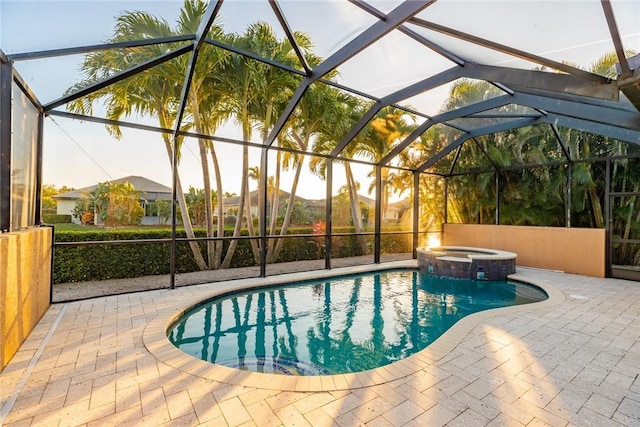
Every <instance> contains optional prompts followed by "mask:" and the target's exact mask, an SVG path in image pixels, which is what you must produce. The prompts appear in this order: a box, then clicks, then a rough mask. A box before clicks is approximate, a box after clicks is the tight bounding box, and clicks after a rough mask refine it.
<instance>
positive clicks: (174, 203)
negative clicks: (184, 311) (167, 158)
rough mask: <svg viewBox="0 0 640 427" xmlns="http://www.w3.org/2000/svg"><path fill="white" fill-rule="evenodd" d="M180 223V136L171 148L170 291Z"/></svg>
mask: <svg viewBox="0 0 640 427" xmlns="http://www.w3.org/2000/svg"><path fill="white" fill-rule="evenodd" d="M177 221H178V136H177V133H174V134H173V138H172V147H171V246H170V247H171V251H170V253H169V289H175V287H176V223H177Z"/></svg>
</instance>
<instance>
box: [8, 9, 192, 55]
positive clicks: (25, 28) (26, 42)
mask: <svg viewBox="0 0 640 427" xmlns="http://www.w3.org/2000/svg"><path fill="white" fill-rule="evenodd" d="M182 6H183V2H182V1H176V0H164V1H160V2H155V1H141V0H133V1H5V0H2V1H1V2H0V8H2V13H1V14H0V17H1V18H0V19H1V23H0V46H2V50H3V51H4V52H5V53H6V54H15V53H21V52H33V51H40V50H49V49H61V48H69V47H77V46H86V45H94V44H101V43H105V42H106V41H107V40H108V39H110V38H111V37H112V35H113V30H114V27H115V25H116V19H115V17H116V16H119V15H121V14H122V13H124V12H126V11H142V12H146V13H150V14H152V15H154V16H157V17H160V18H162V19H164V20H166V21H167V22H168V23H169V24H170V25H173V23H174V22H175V21H176V20H177V19H178V16H179V13H180V8H181V7H182ZM36 14H37V17H36V16H35V15H36Z"/></svg>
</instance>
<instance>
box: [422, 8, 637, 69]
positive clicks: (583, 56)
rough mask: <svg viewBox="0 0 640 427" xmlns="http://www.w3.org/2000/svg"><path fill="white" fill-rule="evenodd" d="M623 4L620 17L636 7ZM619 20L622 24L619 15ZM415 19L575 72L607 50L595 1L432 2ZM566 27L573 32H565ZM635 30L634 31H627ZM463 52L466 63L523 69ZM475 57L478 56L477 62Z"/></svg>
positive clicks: (610, 46)
mask: <svg viewBox="0 0 640 427" xmlns="http://www.w3.org/2000/svg"><path fill="white" fill-rule="evenodd" d="M623 3H628V4H622V3H621V4H620V8H621V9H624V12H622V10H621V13H624V14H626V13H630V12H632V11H633V9H636V11H637V7H635V6H633V5H631V3H633V2H623ZM635 3H637V2H635ZM619 16H620V19H623V18H622V15H620V14H619ZM636 16H638V15H637V14H636ZM418 17H420V18H423V19H425V20H428V21H432V22H437V23H438V24H440V25H444V26H446V27H450V28H453V29H456V30H459V31H462V32H465V33H468V34H472V35H474V36H477V37H481V38H483V39H487V40H490V41H492V42H496V43H500V44H502V45H505V46H509V47H512V48H515V49H519V50H522V51H525V52H530V53H532V54H535V55H538V56H542V57H543V58H547V59H551V60H554V61H558V62H562V61H568V62H569V63H575V64H577V65H579V66H581V67H587V66H588V65H589V64H590V63H591V61H594V60H596V59H597V58H598V57H599V56H600V55H601V54H603V53H605V52H609V51H611V50H613V44H612V43H611V37H610V34H609V30H608V28H607V23H606V20H605V19H604V14H603V11H602V5H601V4H600V1H599V0H582V1H580V2H579V4H577V3H575V2H570V1H532V0H525V1H517V2H505V1H456V2H436V3H435V4H434V5H433V6H431V7H429V8H427V9H425V10H424V11H422V12H421V13H420V14H419V15H418ZM625 20H628V18H625ZM585 22H589V23H590V24H589V29H588V31H584V30H581V29H580V28H582V25H584V24H583V23H585ZM636 22H637V21H636ZM567 28H576V29H579V30H574V31H567V30H566V29H567ZM638 28H640V27H638V26H636V28H635V30H633V32H637V31H638ZM464 49H465V51H464V53H462V51H460V53H459V54H460V55H468V57H467V59H469V60H474V61H476V62H480V63H484V64H494V65H508V66H510V67H513V66H515V67H519V66H523V65H524V63H520V64H521V65H518V61H509V60H508V58H504V61H508V62H504V63H503V62H502V61H503V60H500V59H498V58H497V57H496V58H495V59H498V61H499V62H492V60H491V59H489V58H487V57H485V54H486V52H481V51H479V50H473V49H472V48H471V47H470V46H468V45H466V44H465V45H464ZM474 52H475V53H474ZM478 54H481V55H482V56H481V57H480V58H479V57H478V56H477V55H478ZM495 59H494V60H495ZM525 68H527V67H526V66H525Z"/></svg>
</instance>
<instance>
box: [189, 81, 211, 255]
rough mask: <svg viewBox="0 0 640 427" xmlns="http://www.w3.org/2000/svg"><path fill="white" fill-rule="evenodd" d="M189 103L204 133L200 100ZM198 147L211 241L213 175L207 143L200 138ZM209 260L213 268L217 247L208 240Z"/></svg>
mask: <svg viewBox="0 0 640 427" xmlns="http://www.w3.org/2000/svg"><path fill="white" fill-rule="evenodd" d="M189 101H190V103H191V111H192V115H193V124H194V125H195V129H196V132H198V133H204V129H203V127H202V122H201V120H200V106H199V104H198V99H197V98H196V96H195V95H193V93H192V95H191V96H190V97H189ZM198 147H199V149H200V166H201V168H202V181H203V186H204V208H205V223H206V226H207V238H209V239H210V238H212V237H213V206H212V203H211V173H210V172H209V161H208V156H207V151H208V149H207V143H206V141H205V140H204V139H201V138H198ZM207 258H208V263H209V266H212V265H213V264H214V260H215V247H214V242H213V241H211V240H207Z"/></svg>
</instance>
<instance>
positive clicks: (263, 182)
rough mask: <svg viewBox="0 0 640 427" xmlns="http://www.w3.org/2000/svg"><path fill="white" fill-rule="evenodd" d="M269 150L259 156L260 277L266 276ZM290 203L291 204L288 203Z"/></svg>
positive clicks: (263, 151)
mask: <svg viewBox="0 0 640 427" xmlns="http://www.w3.org/2000/svg"><path fill="white" fill-rule="evenodd" d="M268 156H269V149H268V148H263V149H262V153H261V156H260V183H259V185H260V189H259V191H260V194H261V195H262V197H261V198H260V200H261V203H260V206H259V207H258V211H259V214H258V221H259V223H258V227H259V229H260V277H266V276H267V176H268V170H267V169H268ZM290 203H293V202H292V201H290Z"/></svg>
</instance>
